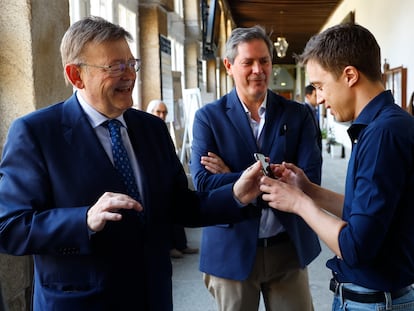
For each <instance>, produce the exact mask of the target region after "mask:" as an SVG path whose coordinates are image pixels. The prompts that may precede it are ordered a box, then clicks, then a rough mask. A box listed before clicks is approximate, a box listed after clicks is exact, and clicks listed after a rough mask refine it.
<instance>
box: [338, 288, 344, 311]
mask: <svg viewBox="0 0 414 311" xmlns="http://www.w3.org/2000/svg"><path fill="white" fill-rule="evenodd" d="M338 284H339V290H338V294H339V297H340V299H341V309H343V308H344V303H345V299H344V296H343V295H342V292H343V288H344V284H342V283H338Z"/></svg>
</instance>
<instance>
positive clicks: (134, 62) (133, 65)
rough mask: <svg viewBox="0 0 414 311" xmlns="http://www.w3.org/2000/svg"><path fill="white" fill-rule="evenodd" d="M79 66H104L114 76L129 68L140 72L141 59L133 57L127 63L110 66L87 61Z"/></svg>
mask: <svg viewBox="0 0 414 311" xmlns="http://www.w3.org/2000/svg"><path fill="white" fill-rule="evenodd" d="M79 66H88V67H95V68H102V69H104V70H105V71H106V72H107V73H108V74H109V75H110V76H112V77H119V76H121V75H122V74H123V73H124V72H125V70H126V69H127V68H129V69H130V70H133V71H134V72H138V71H139V70H140V69H141V60H140V59H138V58H136V59H131V60H129V61H128V62H127V63H126V64H125V63H118V64H113V65H108V66H99V65H91V64H86V63H80V64H79Z"/></svg>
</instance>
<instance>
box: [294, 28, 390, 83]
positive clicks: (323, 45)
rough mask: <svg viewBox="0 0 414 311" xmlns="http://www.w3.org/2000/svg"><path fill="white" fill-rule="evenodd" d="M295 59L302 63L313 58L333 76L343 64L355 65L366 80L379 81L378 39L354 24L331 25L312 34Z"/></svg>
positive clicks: (340, 71)
mask: <svg viewBox="0 0 414 311" xmlns="http://www.w3.org/2000/svg"><path fill="white" fill-rule="evenodd" d="M295 58H296V60H297V61H298V63H300V64H302V65H306V63H307V62H308V61H309V60H314V61H316V62H317V63H319V64H320V65H321V66H322V68H323V69H325V70H326V71H328V72H331V73H332V74H333V75H334V76H335V77H339V76H340V75H341V74H342V71H343V69H344V68H345V67H346V66H354V67H355V68H356V69H357V70H359V71H360V72H361V73H363V74H364V75H365V76H366V77H367V79H369V80H371V81H380V80H382V74H381V51H380V47H379V45H378V43H377V40H376V39H375V37H374V35H373V34H372V33H371V32H370V31H369V30H368V29H366V28H364V27H362V26H360V25H357V24H354V23H346V24H339V25H336V26H332V27H330V28H328V29H326V30H325V31H323V32H321V33H319V34H317V35H314V36H313V37H312V38H311V39H310V40H309V41H308V43H307V44H306V46H305V49H304V51H303V53H302V54H300V55H295Z"/></svg>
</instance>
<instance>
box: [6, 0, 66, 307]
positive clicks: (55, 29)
mask: <svg viewBox="0 0 414 311" xmlns="http://www.w3.org/2000/svg"><path fill="white" fill-rule="evenodd" d="M0 12H2V14H0V47H1V48H0V118H1V122H0V145H1V146H3V144H4V142H5V139H6V135H7V131H8V128H9V126H10V124H11V122H12V121H13V120H14V119H15V118H17V117H19V116H21V115H24V114H27V113H29V112H31V111H33V110H36V109H38V108H41V107H44V106H47V105H50V104H51V103H54V102H57V101H61V100H64V99H65V98H67V97H68V96H70V94H71V93H72V88H71V87H69V86H66V85H65V82H64V78H63V68H62V64H61V60H60V53H59V45H60V40H61V38H62V36H63V33H64V32H65V31H66V29H67V27H68V26H69V24H70V20H69V1H50V0H14V1H0ZM2 149H3V148H2V147H1V150H2ZM32 267H33V265H32V259H31V257H30V256H19V257H17V256H12V255H4V254H2V255H0V282H1V288H2V292H3V298H4V300H5V304H6V305H7V308H8V310H10V311H13V310H19V311H20V310H22V311H23V310H30V300H31V286H32V278H33V268H32Z"/></svg>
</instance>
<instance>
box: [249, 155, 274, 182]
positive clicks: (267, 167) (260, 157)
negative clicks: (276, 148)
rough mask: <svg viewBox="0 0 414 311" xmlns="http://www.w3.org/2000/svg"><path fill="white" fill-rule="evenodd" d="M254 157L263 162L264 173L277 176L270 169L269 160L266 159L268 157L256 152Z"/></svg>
mask: <svg viewBox="0 0 414 311" xmlns="http://www.w3.org/2000/svg"><path fill="white" fill-rule="evenodd" d="M254 158H255V159H256V160H258V161H260V163H261V164H262V171H263V174H265V175H266V176H269V177H272V178H276V177H275V176H274V175H273V172H272V170H271V169H270V164H269V162H267V161H266V157H265V156H264V155H263V154H261V153H254Z"/></svg>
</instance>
